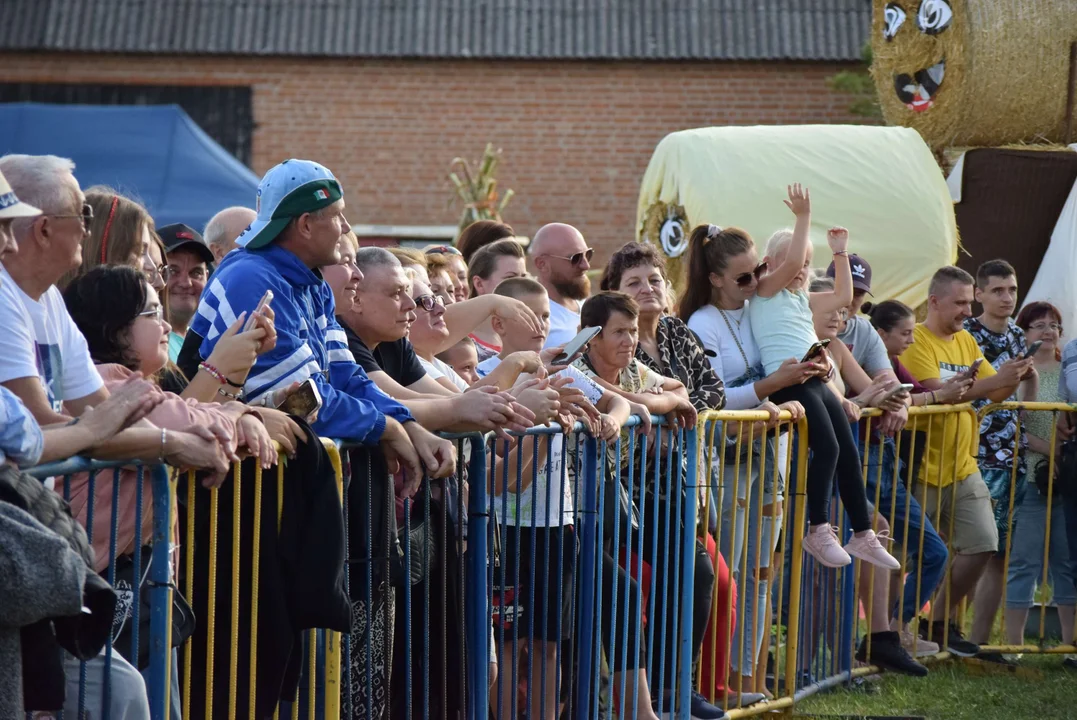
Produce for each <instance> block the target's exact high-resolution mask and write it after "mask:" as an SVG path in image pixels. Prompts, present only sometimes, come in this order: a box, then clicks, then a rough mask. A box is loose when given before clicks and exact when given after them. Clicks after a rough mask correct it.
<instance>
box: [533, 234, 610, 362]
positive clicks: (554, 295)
mask: <svg viewBox="0 0 1077 720" xmlns="http://www.w3.org/2000/svg"><path fill="white" fill-rule="evenodd" d="M594 254H595V251H594V249H592V248H589V247H587V241H586V240H584V239H583V234H581V233H580V231H579V230H577V229H576V228H574V227H572V226H571V225H565V224H562V223H550V224H549V225H543V226H542V227H541V228H539V230H538V232H536V233H535V237H534V238H533V239H532V240H531V255H532V256H533V257H534V262H535V273H536V275H537V276H538V281H539V282H540V283H542V286H543V287H544V288H546V292H547V293H548V294H549V296H550V333H549V335H548V336H547V337H546V347H547V348H551V347H557V346H559V345H564V344H565V343H567V342H568V341H569V340H571V339H572V338H573V337H575V335H576V333H578V332H579V330H580V303H581V302H582V301H584V300H586V299H587V298H588V297H589V296H590V294H591V279H590V278H588V277H587V271H588V270H590V269H591V264H590V261H591V258H592V257H593V256H594Z"/></svg>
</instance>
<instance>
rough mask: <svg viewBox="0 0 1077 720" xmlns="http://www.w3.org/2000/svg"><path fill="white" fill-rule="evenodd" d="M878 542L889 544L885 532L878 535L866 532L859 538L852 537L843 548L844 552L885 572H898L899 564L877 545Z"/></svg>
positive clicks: (869, 531) (887, 535) (888, 538)
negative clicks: (883, 541)
mask: <svg viewBox="0 0 1077 720" xmlns="http://www.w3.org/2000/svg"><path fill="white" fill-rule="evenodd" d="M880 540H885V541H887V542H890V537H889V534H888V533H887V532H886V531H885V530H884V531H883V532H882V533H880V534H879V535H876V534H875V533H874V532H873V531H871V530H868V531H866V532H865V533H864V534H863V535H861V536H859V537H857V536H856V535H854V536H853V539H852V540H850V541H849V543H848V544H847V545H846V546H845V552H847V553H849V554H850V555H852V556H853V557H858V558H860V559H861V560H864V561H866V562H869V563H871V564H872V565H878V566H879V567H881V568H886V569H887V570H900V569H901V563H899V562H898V561H897V559H896V558H895V557H894V556H893V555H891V554H890V553H888V552H886V550H885V549H884V548H883V546H882V545H881V544H880V543H879V541H880Z"/></svg>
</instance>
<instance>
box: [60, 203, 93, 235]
mask: <svg viewBox="0 0 1077 720" xmlns="http://www.w3.org/2000/svg"><path fill="white" fill-rule="evenodd" d="M49 217H53V218H57V219H60V218H79V219H81V220H82V229H83V230H85V231H86V232H90V225H93V206H92V205H90V203H83V204H82V212H80V213H79V214H77V215H49Z"/></svg>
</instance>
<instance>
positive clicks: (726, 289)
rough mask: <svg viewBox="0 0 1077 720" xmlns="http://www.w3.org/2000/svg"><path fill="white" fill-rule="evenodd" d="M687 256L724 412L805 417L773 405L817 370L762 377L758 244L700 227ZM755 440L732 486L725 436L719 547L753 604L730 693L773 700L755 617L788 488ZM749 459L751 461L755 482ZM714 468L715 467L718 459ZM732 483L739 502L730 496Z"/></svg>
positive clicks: (742, 235) (761, 626) (699, 326)
mask: <svg viewBox="0 0 1077 720" xmlns="http://www.w3.org/2000/svg"><path fill="white" fill-rule="evenodd" d="M688 253H689V254H688V278H687V282H686V284H685V292H684V294H683V295H682V296H681V299H680V304H679V307H678V315H679V316H680V318H681V320H684V321H685V322H686V323H687V324H688V327H689V328H690V329H691V330H692V331H693V332H694V333H695V334H696V336H697V337H698V338H699V339H700V341H701V342H702V344H703V347H704V348H705V349H706V351H707V354H708V355H709V356H710V365H711V368H712V369H713V370H714V372H715V374H716V375H717V376H718V377H719V378H721V379H722V380H723V381H724V383H725V397H726V405H725V408H726V409H727V410H750V409H764V410H767V411H768V412H770V413H771V415H772V417H773V418H776V417H777V411H778V410H779V409H784V410H789V411H790V412H792V413H793V416H794V417H796V418H799V417H801V416H802V415H803V412H804V410H803V408H802V407H800V406H799V405H798V404H796V403H789V404H786V405H783V406H781V407H780V408H779V407H777V406H775V405H773V404H772V403H770V402H767V397H768V396H769V395H770V394H771V393H774V392H777V391H778V390H780V389H782V388H785V387H790V386H792V385H797V384H799V383H802V382H804V381H805V380H806V379H808V378H809V377H813V376H814V375H816V374H817V373H818V372H819V367H818V366H817V365H816V364H815V363H797V362H795V361H793V362H787V363H786V364H784V365H782V367H781V368H779V369H778V370H777V371H776V372H774V373H772V374H771V375H769V376H765V375H764V374H763V368H762V359H761V357H760V354H759V349H758V348H757V347H756V344H755V339H754V338H753V336H752V327H751V322H750V320H749V318H748V302H749V300H750V299H751V297H752V296H753V295H754V294H755V289H756V286H757V284H758V281H759V277H760V276H761V275H762V274H763V272H764V271H765V270H766V265H765V264H763V263H760V262H759V254H758V253H757V252H756V249H755V243H754V242H753V241H752V238H751V237H750V236H749V235H748V233H747V232H745V231H744V230H741V229H739V228H727V229H725V230H723V229H722V228H719V227H718V226H717V225H699V226H697V227H696V228H695V229H694V230H693V231H692V234H691V236H690V238H689V245H688ZM731 430H734V431H735V430H736V428H731ZM753 435H754V437H755V441H754V442H753V443H752V444H751V446H748V444H747V443H743V444H742V455H741V457H740V458H739V462H740V465H739V467H740V471H739V477H736V478H734V477H732V475H734V471H733V470H732V468H734V467H736V466H737V461H738V458H737V457H736V440H735V437H729V436H728V434H727V439H726V446H725V466H726V468H728V470H727V473H728V475H729V476H730V477H724V478H722V481H721V482H722V485H723V486H724V487H726V488H730V492H726V493H723V494H722V505H721V514H722V520H721V528H722V533H721V537H720V539H719V547H720V548H721V550H722V554H723V555H724V556H725V558H726V562H728V563H729V565H730V567H731V568H732V569H733V576H734V578H735V579H736V581H737V582H738V583H739V584H740V586H741V590H742V592H743V593H745V595H746V598H747V599H746V601H745V603H744V612H743V614H742V616H741V618H740V621H741V625H742V627H743V629H742V630H738V632H737V635H736V637H738V638H742V639H743V640H742V642H740V643H739V647H735V648H734V649H733V652H732V656H731V657H730V666H731V668H732V670H733V672H739V674H740V675H741V677H740V678H739V679H733V680H731V681H730V685H732V686H733V687H735V688H741V689H742V690H748V689H754V690H756V691H758V692H761V693H763V694H764V695H767V694H769V693H768V691H767V690H766V688H765V687H764V686H763V684H762V683H757V682H756V681H755V680H754V679H753V677H755V676H757V675H758V674H759V673H756V667H755V666H756V663H757V662H758V660H759V655H760V649H761V648H762V646H763V641H764V637H765V630H766V628H767V627H768V625H769V624H768V623H767V621H766V619H765V617H762V616H760V617H757V612H756V611H757V610H758V611H759V612H758V614H759V615H762V614H763V613H764V612H765V610H766V609H769V603H768V602H767V592H768V591H767V586H768V582H769V573H770V567H771V564H772V560H773V557H772V553H773V551H774V549H775V547H776V546H777V542H778V530H779V529H780V527H781V522H782V502H783V497H782V496H783V493H784V487H783V483H782V479H781V477H780V476H779V477H778V478H777V482H775V474H774V463H775V452H774V443H773V441H771V440H767V441H766V442H763V440H762V439H761V437H760V435H761V433H760V432H759V431H758V430H753ZM749 453H751V456H752V457H751V463H750V465H751V474H750V475H749V473H748V466H749V462H748V454H749ZM714 462H715V464H717V463H718V459H717V458H715V461H714ZM734 482H735V483H736V486H737V493H736V498H734V494H733V492H732V487H733V484H734ZM717 485H718V484H717V483H715V486H714V487H715V491H714V492H713V493H712V496H713V498H714V502H715V503H717V500H718V495H717ZM735 500H736V502H734V501H735ZM741 503H745V504H746V506H744V505H742V504H741ZM756 538H758V540H759V544H758V546H757V545H756ZM746 544H747V551H745V545H746ZM744 557H747V558H750V560H749V562H751V563H754V562H755V558H756V557H758V558H759V567H758V568H755V567H742V558H744Z"/></svg>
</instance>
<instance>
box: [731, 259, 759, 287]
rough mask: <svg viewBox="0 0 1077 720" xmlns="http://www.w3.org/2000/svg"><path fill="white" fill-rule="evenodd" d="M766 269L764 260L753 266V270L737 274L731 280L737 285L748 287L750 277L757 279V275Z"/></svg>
mask: <svg viewBox="0 0 1077 720" xmlns="http://www.w3.org/2000/svg"><path fill="white" fill-rule="evenodd" d="M766 271H767V264H766V263H765V262H762V263H759V264H758V265H756V266H755V270H752V271H751V272H746V273H741V274H740V275H737V276H736V277H735V278H733V282H735V283H736V284H737V287H748V286H749V285H751V284H752V279H755V280H758V279H759V277H760V276H761V275H762V274H763V273H765V272H766Z"/></svg>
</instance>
